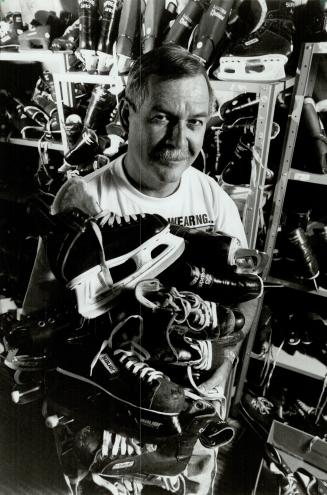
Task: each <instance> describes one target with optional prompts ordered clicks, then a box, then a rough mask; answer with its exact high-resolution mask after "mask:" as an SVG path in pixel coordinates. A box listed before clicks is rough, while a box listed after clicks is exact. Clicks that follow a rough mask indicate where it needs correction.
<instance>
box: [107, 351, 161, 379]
mask: <svg viewBox="0 0 327 495" xmlns="http://www.w3.org/2000/svg"><path fill="white" fill-rule="evenodd" d="M114 355H115V356H117V357H118V360H119V362H120V363H121V364H122V365H123V366H124V367H125V368H126V369H127V370H128V371H130V372H131V373H133V375H135V376H137V377H138V378H140V379H141V380H143V381H146V382H147V383H148V384H151V383H152V382H153V381H154V380H162V379H163V378H164V376H165V375H164V374H163V373H162V372H161V371H158V370H155V369H154V368H151V367H150V366H148V365H147V364H146V363H144V362H142V361H140V358H139V357H138V356H137V355H136V351H135V350H134V351H126V350H123V349H117V350H116V351H114ZM167 380H168V378H167Z"/></svg>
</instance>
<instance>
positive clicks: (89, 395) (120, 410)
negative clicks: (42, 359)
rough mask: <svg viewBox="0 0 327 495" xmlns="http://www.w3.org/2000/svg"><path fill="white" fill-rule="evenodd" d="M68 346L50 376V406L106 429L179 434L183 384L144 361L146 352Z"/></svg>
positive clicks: (152, 435)
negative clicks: (172, 379) (181, 385)
mask: <svg viewBox="0 0 327 495" xmlns="http://www.w3.org/2000/svg"><path fill="white" fill-rule="evenodd" d="M95 352H96V354H95V355H94V346H92V345H91V346H79V345H78V346H76V345H75V344H68V345H66V347H62V349H61V363H60V364H59V365H58V366H57V368H56V371H55V372H53V373H51V372H49V373H48V374H47V390H48V405H49V407H50V408H51V409H52V410H54V411H55V412H56V413H57V414H62V415H64V416H73V417H75V418H76V419H80V420H83V421H85V424H89V425H94V426H97V427H100V428H103V429H105V430H109V431H115V432H116V433H122V434H127V435H131V436H133V437H136V438H140V435H142V439H144V440H146V439H149V438H151V441H155V440H156V439H157V438H162V437H163V436H164V437H169V436H172V435H178V434H179V433H181V427H180V423H179V419H178V416H179V414H180V413H181V411H182V410H183V409H184V407H185V396H184V391H183V389H182V387H180V386H179V385H177V384H175V383H174V382H172V381H171V380H170V379H169V378H168V377H167V376H165V375H164V373H162V372H160V371H158V370H155V369H154V368H152V367H150V366H149V365H148V364H147V363H146V362H145V356H146V354H147V353H146V352H145V350H143V349H142V348H141V347H140V346H139V347H138V349H137V351H135V350H133V349H131V350H128V349H123V348H121V349H119V348H118V349H115V350H113V349H112V348H111V347H109V345H108V341H104V342H103V344H102V345H101V347H100V349H99V347H97V349H96V351H95Z"/></svg>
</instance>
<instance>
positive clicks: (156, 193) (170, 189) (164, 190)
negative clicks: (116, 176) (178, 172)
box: [122, 155, 179, 198]
mask: <svg viewBox="0 0 327 495" xmlns="http://www.w3.org/2000/svg"><path fill="white" fill-rule="evenodd" d="M127 160H128V156H127V155H126V156H125V157H124V158H123V162H122V163H123V169H124V173H125V176H126V179H127V180H128V182H129V183H130V184H131V185H132V186H133V187H135V189H137V190H138V191H140V192H141V193H142V194H145V195H146V196H152V197H154V198H166V197H168V196H171V195H172V194H173V193H174V192H175V191H176V190H177V189H178V187H179V184H178V185H177V186H176V184H170V183H169V184H166V183H163V184H158V186H157V187H148V186H147V185H146V184H145V183H144V181H142V178H141V176H140V177H139V180H136V179H135V178H133V177H132V176H131V174H130V173H129V172H128V167H127V166H126V163H127Z"/></svg>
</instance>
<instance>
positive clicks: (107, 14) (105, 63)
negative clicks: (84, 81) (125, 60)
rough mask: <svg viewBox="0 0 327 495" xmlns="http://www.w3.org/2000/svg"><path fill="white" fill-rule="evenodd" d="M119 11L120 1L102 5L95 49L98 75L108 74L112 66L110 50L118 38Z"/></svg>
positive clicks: (116, 0)
mask: <svg viewBox="0 0 327 495" xmlns="http://www.w3.org/2000/svg"><path fill="white" fill-rule="evenodd" d="M121 9H122V5H121V2H120V0H109V1H106V2H104V3H103V12H102V18H101V31H100V37H99V41H98V48H97V53H98V57H99V60H98V73H99V74H109V70H110V67H111V66H112V64H113V54H112V49H113V45H114V42H115V41H116V39H117V36H118V27H119V19H120V15H121Z"/></svg>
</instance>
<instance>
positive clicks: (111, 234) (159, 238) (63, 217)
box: [31, 181, 185, 318]
mask: <svg viewBox="0 0 327 495" xmlns="http://www.w3.org/2000/svg"><path fill="white" fill-rule="evenodd" d="M73 185H74V181H67V182H66V183H65V184H64V186H62V188H61V189H60V191H59V192H58V194H57V197H56V200H55V203H54V204H57V205H58V204H60V201H61V202H64V197H65V195H66V196H67V195H70V194H73V193H74V191H73V193H72V187H73ZM85 196H87V194H85ZM60 198H61V199H60ZM85 205H86V207H89V205H88V204H87V203H85ZM90 205H91V207H92V208H96V205H95V204H94V205H92V200H90ZM31 208H32V210H31V212H32V214H33V216H34V218H37V219H38V220H39V227H40V235H42V236H43V238H44V241H45V243H46V245H47V250H48V258H49V263H50V265H51V268H52V270H53V273H54V274H55V275H56V277H57V278H58V279H59V280H61V281H62V282H64V283H65V284H66V285H67V287H68V288H70V289H75V291H76V296H77V302H78V310H79V312H80V314H82V315H83V316H85V317H86V318H94V317H95V316H98V315H100V314H102V313H104V312H106V311H107V310H108V309H109V307H110V305H111V301H113V300H114V299H115V298H116V297H118V296H119V295H120V293H121V291H122V290H123V289H124V288H134V287H135V285H136V284H137V282H139V281H140V280H142V279H144V278H149V277H155V276H157V275H158V274H159V273H161V272H162V271H163V270H165V268H167V266H169V265H170V264H171V263H173V262H174V261H175V260H176V259H177V258H178V257H179V256H180V255H181V254H182V252H183V250H184V246H185V243H184V240H183V239H181V238H179V237H177V236H174V235H172V234H171V233H170V231H169V225H168V223H167V221H166V220H165V219H163V218H162V217H160V216H159V215H149V214H141V215H135V216H126V217H118V216H116V215H114V214H111V213H106V212H101V213H99V214H96V215H95V216H93V215H89V214H86V213H84V212H83V211H81V210H79V209H78V208H74V207H72V208H71V209H69V210H68V211H66V212H62V213H57V214H56V215H50V212H49V210H48V208H47V206H46V205H44V204H42V203H40V202H39V203H37V204H36V206H34V207H31Z"/></svg>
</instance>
